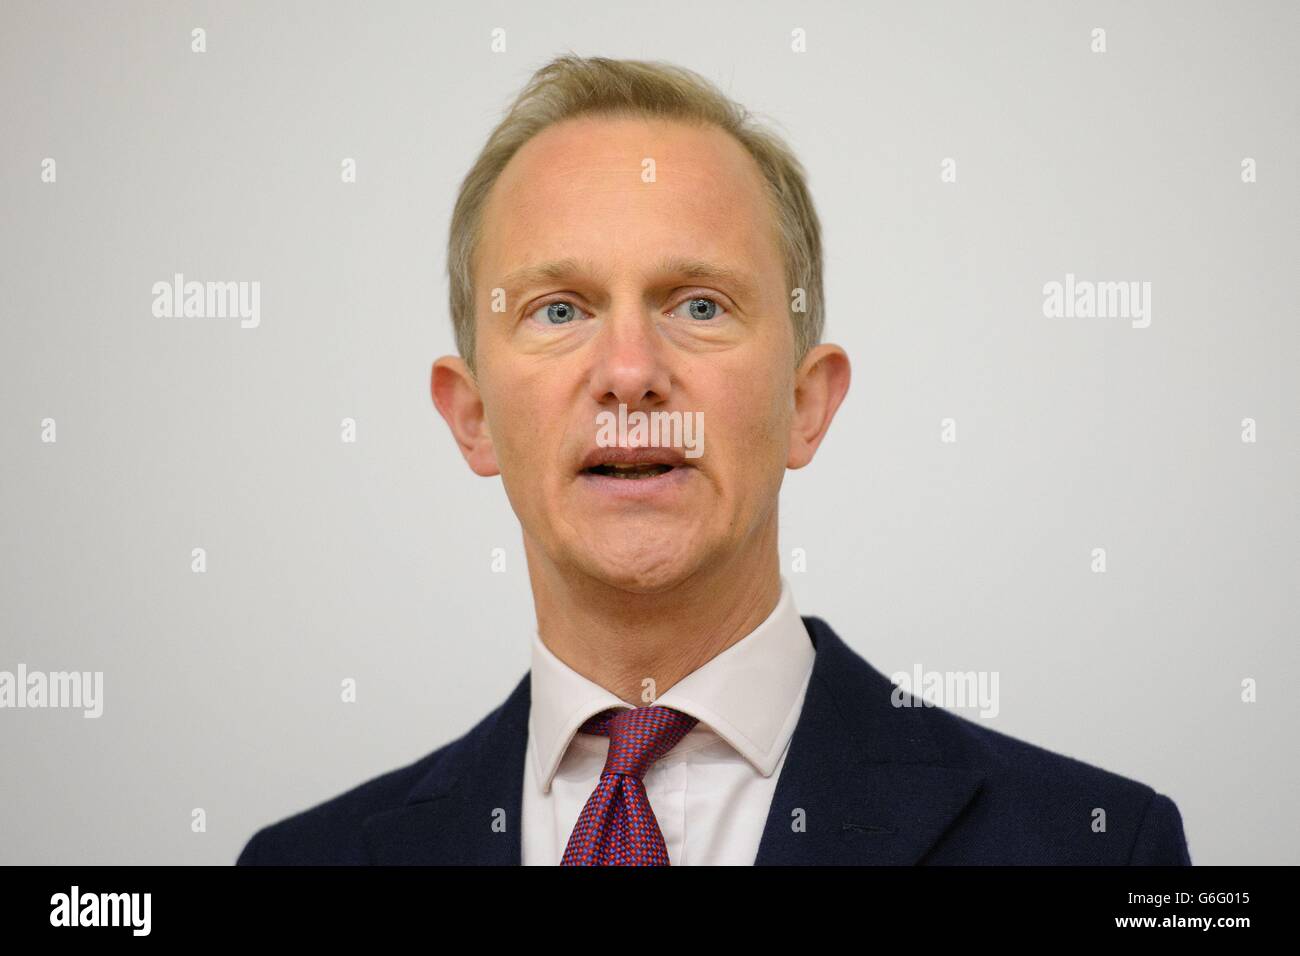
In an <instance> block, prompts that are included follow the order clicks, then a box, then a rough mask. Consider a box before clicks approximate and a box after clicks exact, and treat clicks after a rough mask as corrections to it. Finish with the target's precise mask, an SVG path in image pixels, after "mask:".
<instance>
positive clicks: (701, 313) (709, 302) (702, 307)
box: [677, 296, 722, 322]
mask: <svg viewBox="0 0 1300 956" xmlns="http://www.w3.org/2000/svg"><path fill="white" fill-rule="evenodd" d="M682 306H685V307H686V314H687V316H688V317H689V318H691V319H694V320H696V321H698V322H707V321H709V320H710V319H713V318H716V317H717V315H718V313H719V312H720V311H722V309H721V307H720V306H719V305H718V303H717V302H715V301H714V300H713V299H710V298H708V297H706V296H696V297H695V298H693V299H687V300H686V301H685V302H683V303H682V305H679V306H678V307H677V308H679V309H680V308H682Z"/></svg>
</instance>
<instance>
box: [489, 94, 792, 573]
mask: <svg viewBox="0 0 1300 956" xmlns="http://www.w3.org/2000/svg"><path fill="white" fill-rule="evenodd" d="M646 160H653V163H654V172H653V178H652V179H651V181H647V179H649V178H650V177H649V176H648V175H647V174H646V172H645V170H646V169H647V168H649V164H648V163H645V161H646ZM481 236H482V239H481V242H480V245H479V247H478V250H477V254H476V256H477V257H476V262H475V271H474V277H475V289H476V301H477V316H476V321H477V326H476V336H477V364H478V376H477V379H478V389H479V394H480V395H481V400H482V414H483V417H484V419H485V428H484V431H485V434H486V436H488V437H487V438H486V439H485V440H484V441H483V442H481V443H480V444H479V446H478V447H477V448H475V449H473V450H472V452H471V451H467V453H466V454H467V458H470V462H471V465H473V466H474V467H475V469H476V470H478V471H479V472H480V473H481V474H493V473H495V470H496V469H499V471H500V474H501V476H502V480H503V483H504V485H505V489H506V493H507V495H508V496H509V498H510V502H511V505H512V506H513V508H514V510H515V513H516V514H517V515H518V517H519V520H520V522H521V524H522V525H523V529H524V533H525V538H526V540H527V543H528V546H529V550H530V555H532V554H534V553H535V552H537V551H539V550H540V552H541V553H542V554H544V555H545V556H546V559H547V560H549V561H550V562H553V563H554V564H555V565H556V566H557V567H558V568H563V569H566V570H570V571H572V570H577V571H579V572H581V573H583V574H586V575H588V576H590V577H593V578H595V579H597V580H600V581H603V582H605V583H607V584H610V585H613V586H616V587H619V588H622V589H625V590H632V591H637V592H655V591H659V590H662V589H665V588H669V587H672V586H674V585H675V584H677V583H679V582H682V581H685V580H688V579H689V578H690V577H691V576H692V575H695V574H697V573H699V572H700V571H702V570H703V571H707V570H709V569H710V568H712V569H714V570H717V569H718V568H726V567H729V566H733V565H734V563H735V562H734V561H733V559H734V558H735V557H736V556H737V555H741V554H743V553H745V552H746V550H752V549H755V548H758V547H764V548H768V549H771V550H772V551H773V552H774V551H775V544H776V538H775V534H776V506H777V496H778V492H779V490H780V487H781V482H782V479H783V477H784V471H785V468H786V467H787V464H788V463H789V462H788V459H789V457H790V437H791V436H790V428H791V415H792V411H793V399H792V390H793V384H794V373H795V369H794V338H793V329H792V326H791V321H790V317H789V313H788V301H789V299H788V295H789V291H788V290H787V289H786V287H785V285H786V283H785V274H784V269H783V260H782V257H781V252H780V249H779V247H778V245H777V231H776V225H775V220H774V217H773V213H772V211H771V207H770V206H769V205H768V199H767V195H766V192H765V186H764V183H763V181H762V178H761V175H760V173H759V171H758V168H757V166H756V165H755V164H754V162H753V160H752V159H751V158H750V156H749V154H748V153H747V152H746V151H745V150H744V148H743V147H742V146H741V145H740V144H739V143H737V142H736V141H735V140H733V139H732V138H731V137H730V136H728V135H727V134H726V133H724V132H722V131H720V130H718V129H716V128H713V127H693V126H690V125H686V124H682V123H678V122H670V121H659V120H647V119H639V118H635V119H634V118H621V117H620V118H614V117H581V118H577V119H571V120H567V121H565V122H563V123H560V124H557V125H555V126H552V127H550V128H548V129H546V130H544V131H543V132H542V133H540V134H538V135H537V136H536V137H534V138H533V139H532V140H530V141H529V142H528V143H527V144H526V145H525V146H524V147H523V148H522V149H521V150H520V151H519V152H518V153H517V154H516V155H515V157H514V158H513V159H512V160H511V161H510V163H509V165H508V166H507V167H506V169H505V170H504V172H503V173H502V175H501V177H500V178H499V179H498V181H497V183H496V184H495V186H494V187H493V190H492V193H491V195H490V196H489V199H488V203H487V206H486V208H485V210H484V220H483V231H482V233H481ZM557 263H558V264H560V265H559V266H558V267H555V264H557ZM691 264H695V265H698V266H703V267H708V268H711V269H712V270H714V271H715V272H716V274H714V275H707V274H704V275H701V274H698V272H699V270H695V272H696V273H697V274H692V271H693V270H692V268H691ZM543 266H547V267H552V268H550V270H549V274H542V273H539V272H537V271H536V270H538V269H539V267H543ZM530 269H531V270H534V271H533V272H532V273H529V272H528V270H530ZM495 289H502V290H504V306H505V308H504V311H493V309H492V306H493V298H494V297H493V290H495ZM700 300H703V301H700ZM557 303H562V304H560V305H557ZM620 404H624V405H626V406H627V412H628V413H629V414H631V413H633V412H636V411H642V412H645V413H647V414H649V413H652V412H656V411H660V412H672V411H676V412H681V413H683V416H682V417H683V418H685V417H686V415H688V414H691V413H695V412H702V413H703V418H702V421H703V426H704V429H703V434H704V439H705V440H704V443H703V454H702V455H701V456H699V457H684V456H683V457H682V458H680V459H678V460H677V463H676V465H675V466H674V467H672V469H671V470H670V471H667V472H665V473H663V474H658V475H652V476H648V477H641V478H627V477H616V476H611V475H607V474H602V473H599V472H597V473H593V472H591V471H588V470H587V469H586V465H588V464H589V463H590V462H591V461H592V459H591V458H590V457H589V456H590V455H592V454H593V453H595V454H596V456H597V458H602V457H606V458H607V457H608V456H602V455H601V452H602V451H603V449H601V447H600V445H599V444H598V438H597V435H598V427H597V423H598V418H597V416H598V413H600V412H613V413H615V414H617V412H618V408H619V405H620ZM665 440H666V439H663V438H661V442H662V441H665ZM679 450H680V449H679ZM800 464H802V462H797V463H794V466H795V467H798V466H799V465H800Z"/></svg>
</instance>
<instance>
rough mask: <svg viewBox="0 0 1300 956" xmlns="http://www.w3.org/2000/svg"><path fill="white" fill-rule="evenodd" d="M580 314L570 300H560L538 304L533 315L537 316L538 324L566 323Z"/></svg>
mask: <svg viewBox="0 0 1300 956" xmlns="http://www.w3.org/2000/svg"><path fill="white" fill-rule="evenodd" d="M580 314H581V312H580V310H579V309H578V307H577V306H575V305H574V304H573V303H572V302H565V301H564V300H560V301H557V302H548V303H547V304H546V305H543V306H540V307H539V308H538V309H537V311H536V312H534V313H533V315H535V316H538V317H539V318H538V319H537V322H538V324H539V325H568V324H570V323H571V322H573V320H574V319H576V318H577V317H578V316H579V315H580Z"/></svg>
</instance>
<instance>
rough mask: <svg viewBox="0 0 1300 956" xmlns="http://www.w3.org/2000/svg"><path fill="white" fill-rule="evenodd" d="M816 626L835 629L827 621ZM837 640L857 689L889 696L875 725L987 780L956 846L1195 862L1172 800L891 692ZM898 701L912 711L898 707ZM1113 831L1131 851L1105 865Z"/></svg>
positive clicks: (1031, 854) (1014, 853)
mask: <svg viewBox="0 0 1300 956" xmlns="http://www.w3.org/2000/svg"><path fill="white" fill-rule="evenodd" d="M816 625H818V626H821V627H827V629H828V630H829V628H828V626H827V625H826V624H825V622H824V621H820V620H818V621H817V622H816ZM810 626H814V625H811V624H810ZM832 633H833V632H832ZM835 640H836V642H838V643H839V644H840V645H841V646H842V647H844V648H845V649H847V650H848V652H849V654H850V655H851V657H852V659H853V660H852V663H851V664H847V667H848V668H851V669H853V670H856V671H857V672H858V673H857V674H856V675H855V676H853V677H851V678H849V680H850V681H851V682H854V683H856V684H857V685H858V686H859V687H871V686H874V687H875V688H878V689H879V692H881V693H885V692H888V693H890V696H891V701H890V706H889V707H881V708H880V709H878V710H876V711H875V719H877V720H883V721H889V720H893V721H894V722H895V727H894V731H893V733H894V736H896V737H898V738H909V737H917V736H920V737H923V738H924V739H926V740H927V741H928V742H929V745H930V748H931V749H930V758H931V759H932V760H933V762H934V763H936V764H938V765H940V766H944V767H950V768H956V769H961V770H969V771H975V772H977V773H978V774H979V775H980V776H981V778H982V781H981V784H980V788H979V793H978V795H977V797H976V799H975V800H974V801H973V802H972V804H971V806H970V807H968V808H967V810H966V813H965V814H964V818H963V820H962V825H961V826H958V827H956V828H954V831H953V833H951V834H950V835H949V838H950V839H951V840H955V841H956V842H955V843H954V844H953V846H954V847H956V848H959V847H960V846H961V839H962V834H963V832H964V833H966V834H968V835H969V834H975V833H980V834H984V835H985V836H989V835H992V836H993V841H992V842H994V843H996V844H998V845H999V846H1000V847H1005V848H1006V850H1007V857H1008V862H1010V861H1012V858H1025V857H1028V858H1036V857H1039V856H1042V857H1047V856H1050V855H1054V854H1061V855H1064V856H1065V857H1072V854H1076V853H1077V858H1070V859H1068V860H1064V859H1063V862H1114V863H1125V862H1130V863H1142V862H1160V863H1183V864H1187V863H1190V858H1189V857H1188V854H1187V849H1186V839H1185V836H1184V833H1183V825H1182V818H1181V815H1180V814H1179V811H1178V808H1177V806H1176V805H1175V804H1174V802H1173V801H1172V800H1171V799H1170V798H1169V797H1168V796H1166V795H1164V794H1162V793H1160V792H1158V791H1157V790H1156V789H1154V788H1153V787H1151V786H1150V785H1148V784H1146V783H1143V782H1142V781H1140V780H1137V779H1135V778H1133V777H1129V776H1125V775H1123V774H1120V773H1116V772H1113V771H1110V770H1107V769H1105V768H1103V767H1100V766H1098V765H1096V764H1093V763H1090V762H1088V761H1086V760H1083V759H1080V758H1078V757H1075V756H1071V755H1068V754H1065V753H1063V752H1060V751H1057V750H1053V749H1050V748H1048V747H1046V746H1042V745H1040V744H1035V743H1031V742H1029V741H1028V740H1025V739H1022V738H1020V737H1015V736H1012V735H1011V734H1008V733H1004V732H1002V731H998V730H994V729H993V728H992V727H989V726H988V725H986V724H983V723H980V722H979V721H977V720H974V719H972V718H969V717H966V716H964V715H962V714H959V713H956V712H954V711H950V710H946V709H944V708H942V707H935V706H929V705H927V704H926V702H925V701H923V700H921V699H919V698H918V697H916V696H914V695H912V694H910V693H909V692H907V691H905V690H903V689H901V688H899V687H898V686H897V685H895V684H893V682H892V681H891V680H890V679H889V678H888V677H886V676H884V675H883V674H882V673H881V672H880V671H878V670H876V669H875V668H874V667H873V666H872V665H871V664H870V663H868V662H867V661H866V659H865V658H863V657H862V656H861V655H859V654H858V653H857V652H856V651H854V650H852V649H851V648H847V647H846V646H845V645H843V642H842V639H841V638H839V637H838V636H836V638H835ZM841 663H842V666H844V662H841ZM900 697H901V698H903V699H904V700H905V701H906V704H907V706H904V707H898V706H896V704H897V701H898V700H899V698H900ZM1108 830H1109V831H1113V832H1115V833H1116V835H1122V836H1123V839H1122V840H1121V841H1119V842H1120V844H1121V845H1122V846H1123V847H1124V849H1123V850H1122V851H1120V852H1119V853H1118V854H1116V853H1115V852H1114V848H1115V845H1114V844H1111V845H1110V849H1109V850H1108V851H1107V852H1106V854H1105V859H1100V858H1098V859H1093V858H1092V854H1093V853H1094V852H1095V851H1098V850H1101V849H1102V848H1103V847H1105V846H1107V844H1108V843H1109V841H1105V840H1101V839H1093V838H1092V837H1093V835H1100V834H1104V833H1106V832H1107V831H1108ZM939 849H940V853H939V855H938V858H939V859H942V857H943V852H942V849H943V848H942V847H940V848H939ZM953 855H954V857H956V856H960V855H961V853H960V852H954V854H953ZM1117 856H1118V857H1119V858H1116V857H1117ZM989 862H996V861H995V860H989Z"/></svg>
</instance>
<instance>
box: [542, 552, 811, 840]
mask: <svg viewBox="0 0 1300 956" xmlns="http://www.w3.org/2000/svg"><path fill="white" fill-rule="evenodd" d="M532 648H533V651H532V671H531V678H530V682H531V697H532V703H531V707H530V711H529V715H528V751H527V756H526V757H525V760H524V795H523V833H522V838H523V847H522V862H523V864H524V865H525V866H538V865H543V866H555V865H558V864H559V862H560V860H561V858H562V857H563V856H564V848H565V846H566V845H567V844H568V842H569V834H570V833H571V832H572V831H573V827H574V825H575V824H576V823H577V822H578V815H579V814H580V813H581V812H582V808H583V807H584V806H585V805H586V803H587V798H588V797H590V796H591V792H592V791H593V790H594V789H595V788H596V784H597V783H598V782H599V780H600V773H601V770H603V769H604V766H605V756H606V753H607V752H608V750H609V738H608V737H602V736H596V735H592V734H579V733H577V731H578V728H579V727H580V726H582V723H583V722H584V721H585V720H586V719H587V718H588V717H591V716H593V715H594V714H597V713H599V712H600V711H602V710H605V709H607V708H610V707H621V708H630V707H631V706H632V705H630V704H628V703H627V702H626V701H623V700H621V699H620V698H619V697H617V696H616V695H615V694H613V693H611V692H610V691H608V690H606V689H605V688H603V687H601V686H600V685H599V684H596V683H594V682H592V681H590V680H588V679H587V678H585V677H583V676H582V675H581V674H579V673H577V672H576V671H574V670H573V669H572V668H571V667H569V666H568V665H566V664H565V663H564V662H563V661H561V660H560V659H559V658H558V657H556V656H555V655H554V654H553V653H551V651H550V649H549V648H547V646H546V645H545V644H543V643H542V640H541V638H540V636H538V635H537V633H536V632H534V634H533V641H532ZM814 653H815V652H814V650H813V646H812V642H811V641H810V640H809V637H808V631H807V630H806V629H805V628H804V625H803V621H802V620H800V618H799V612H798V610H796V608H795V605H794V598H793V596H792V595H791V592H790V585H789V582H788V581H786V579H785V578H784V576H783V577H782V578H781V598H780V600H779V601H778V602H777V605H776V608H775V609H774V610H773V611H772V613H771V614H770V615H768V617H767V618H766V619H765V620H764V621H763V623H761V624H759V625H758V627H756V628H755V629H754V630H753V631H751V632H750V633H749V634H747V635H746V636H745V637H744V638H742V639H741V640H739V641H737V642H736V643H735V644H733V645H731V647H729V648H727V649H726V650H725V651H723V652H722V653H721V654H719V655H718V656H717V657H715V658H713V659H712V660H711V661H709V662H708V663H706V664H704V665H703V666H701V667H698V668H696V669H695V670H694V671H692V672H691V673H690V674H688V675H686V676H685V677H684V678H682V679H681V680H680V681H678V682H677V683H676V684H674V685H673V686H672V687H670V688H669V689H668V690H667V691H665V692H664V693H663V694H661V695H660V696H659V697H658V698H657V699H656V700H655V701H654V703H656V704H658V705H660V706H663V707H672V708H674V709H675V710H680V711H682V712H683V713H686V714H690V715H691V716H692V717H696V718H698V719H699V723H698V724H696V725H695V727H694V728H693V729H692V730H691V732H690V733H688V734H687V735H686V736H685V737H683V738H682V739H681V740H680V741H679V742H678V744H677V746H675V747H674V748H673V749H672V750H670V751H669V752H668V753H667V754H666V755H665V756H663V757H660V758H659V760H658V761H656V762H655V764H654V765H653V766H652V767H651V768H650V770H649V771H648V772H647V773H646V775H645V788H646V795H647V796H648V797H649V799H650V807H651V809H653V810H654V814H655V818H656V819H657V820H658V821H659V828H660V830H661V831H662V832H663V835H664V843H665V845H666V846H667V848H668V859H669V861H670V863H671V864H672V865H673V866H683V865H687V866H690V865H696V866H698V865H744V866H749V865H752V864H753V862H754V858H755V857H756V856H757V855H758V844H759V841H760V840H761V839H762V836H763V828H764V825H765V823H766V822H767V814H768V810H769V808H770V807H771V804H772V794H773V793H774V792H775V790H776V782H777V778H778V777H779V776H780V773H781V767H782V766H783V765H784V763H785V754H786V750H787V749H788V747H789V744H790V737H791V735H792V734H793V733H794V727H795V724H796V723H797V722H798V720H799V713H800V711H801V710H802V709H803V698H804V693H805V691H806V690H807V688H808V679H809V677H810V676H811V674H812V664H813V656H814Z"/></svg>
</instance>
